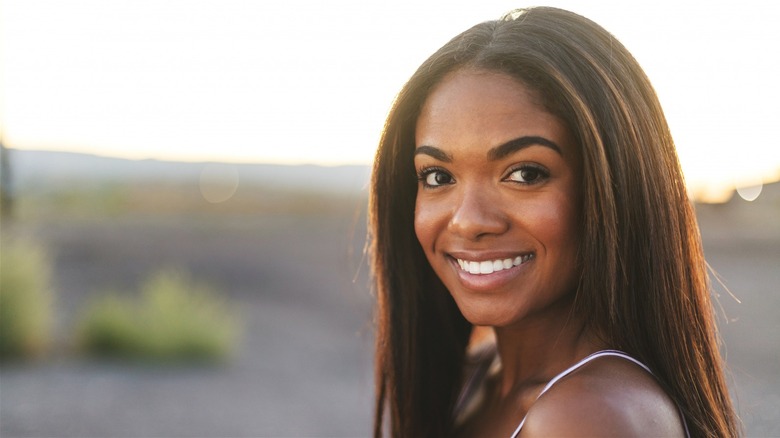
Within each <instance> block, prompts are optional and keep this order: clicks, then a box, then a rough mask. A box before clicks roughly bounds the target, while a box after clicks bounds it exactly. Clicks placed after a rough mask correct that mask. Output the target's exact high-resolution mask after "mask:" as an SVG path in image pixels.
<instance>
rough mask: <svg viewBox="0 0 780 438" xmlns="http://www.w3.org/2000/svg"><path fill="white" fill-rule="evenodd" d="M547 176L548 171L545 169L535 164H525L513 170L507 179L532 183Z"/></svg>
mask: <svg viewBox="0 0 780 438" xmlns="http://www.w3.org/2000/svg"><path fill="white" fill-rule="evenodd" d="M547 176H548V175H547V172H546V171H544V170H543V169H540V168H538V167H534V166H523V167H521V168H519V169H515V170H514V171H512V173H510V174H509V177H508V178H507V179H508V180H510V181H515V182H519V183H525V184H530V183H534V182H539V181H540V180H542V179H544V178H546V177H547Z"/></svg>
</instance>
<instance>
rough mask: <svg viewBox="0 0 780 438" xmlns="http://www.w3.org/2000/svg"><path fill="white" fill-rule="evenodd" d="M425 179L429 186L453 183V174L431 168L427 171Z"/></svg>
mask: <svg viewBox="0 0 780 438" xmlns="http://www.w3.org/2000/svg"><path fill="white" fill-rule="evenodd" d="M423 181H424V182H425V185H426V186H428V187H438V186H442V185H445V184H451V183H452V176H451V175H450V174H448V173H447V172H442V171H441V170H431V171H429V172H427V173H425V176H424V179H423Z"/></svg>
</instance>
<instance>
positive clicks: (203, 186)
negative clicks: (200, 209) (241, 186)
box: [200, 163, 238, 204]
mask: <svg viewBox="0 0 780 438" xmlns="http://www.w3.org/2000/svg"><path fill="white" fill-rule="evenodd" d="M237 189H238V169H236V166H233V165H230V164H212V163H209V164H206V165H205V166H203V170H201V172H200V194H201V195H203V199H205V200H206V201H208V202H210V203H212V204H218V203H220V202H225V201H227V200H228V199H230V198H232V197H233V195H234V194H235V193H236V190H237Z"/></svg>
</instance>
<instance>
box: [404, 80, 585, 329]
mask: <svg viewBox="0 0 780 438" xmlns="http://www.w3.org/2000/svg"><path fill="white" fill-rule="evenodd" d="M415 143H416V150H415V155H414V165H415V168H416V170H417V174H418V177H419V180H420V182H419V186H418V191H417V200H416V207H415V214H414V226H415V232H416V234H417V238H418V239H419V241H420V244H421V245H422V248H423V250H424V251H425V255H426V257H427V258H428V261H429V262H430V264H431V266H432V267H433V270H434V271H435V272H436V274H437V275H438V276H439V278H440V279H441V280H442V282H443V283H444V285H445V286H446V287H447V289H448V290H449V291H450V293H451V294H452V296H453V297H454V299H455V301H456V302H457V304H458V307H459V308H460V310H461V312H462V313H463V315H464V316H465V317H466V319H468V320H469V321H471V322H472V323H474V324H477V325H492V326H508V325H512V324H515V323H518V322H521V321H523V320H530V319H533V318H537V317H549V316H550V312H553V311H558V312H559V313H566V311H567V310H568V308H569V305H570V303H571V298H572V297H573V294H574V291H575V289H576V287H577V280H578V276H579V267H578V258H577V251H578V246H579V241H580V236H579V235H578V230H579V227H578V223H577V217H578V210H577V209H578V205H579V190H578V181H579V173H580V166H579V155H578V150H577V147H576V144H575V143H574V140H573V139H572V136H571V134H570V132H569V130H568V129H567V127H566V126H565V125H564V123H563V122H562V121H561V120H560V119H559V118H557V117H556V116H553V115H552V114H550V113H548V112H547V111H545V109H544V108H543V107H542V106H541V105H540V104H539V103H538V100H537V96H536V94H535V93H533V92H531V91H530V90H529V89H528V88H526V87H525V86H524V85H522V84H521V83H520V82H518V81H517V80H515V79H513V78H512V77H510V76H508V75H505V74H502V73H495V72H489V71H485V70H473V69H464V70H458V71H456V72H453V73H450V74H449V75H448V76H446V77H445V78H444V79H443V80H442V82H441V83H440V84H438V85H437V87H436V88H435V89H434V90H433V92H432V93H431V94H430V96H429V97H428V99H427V100H426V102H425V104H424V106H423V108H422V111H421V113H420V117H419V119H418V120H417V127H416V134H415ZM561 310H564V312H561Z"/></svg>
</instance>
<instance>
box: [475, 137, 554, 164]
mask: <svg viewBox="0 0 780 438" xmlns="http://www.w3.org/2000/svg"><path fill="white" fill-rule="evenodd" d="M533 145H539V146H545V147H548V148H550V149H552V150H554V151H555V152H558V154H559V155H563V151H562V150H561V148H560V146H558V145H557V144H555V142H552V141H550V140H548V139H546V138H544V137H539V136H528V137H519V138H516V139H514V140H509V141H508V142H506V143H504V144H502V145H499V146H496V147H494V148H493V149H491V150H489V151H488V160H490V161H497V160H500V159H502V158H505V157H508V156H509V155H512V154H513V153H515V152H517V151H519V150H520V149H524V148H527V147H528V146H533Z"/></svg>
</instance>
